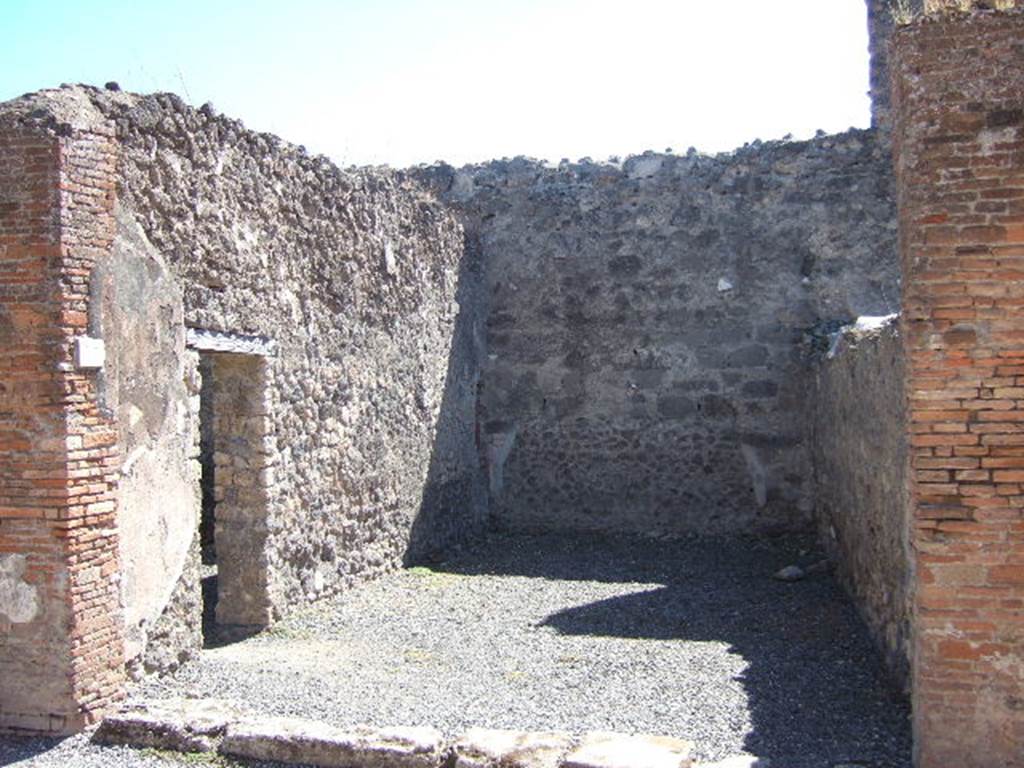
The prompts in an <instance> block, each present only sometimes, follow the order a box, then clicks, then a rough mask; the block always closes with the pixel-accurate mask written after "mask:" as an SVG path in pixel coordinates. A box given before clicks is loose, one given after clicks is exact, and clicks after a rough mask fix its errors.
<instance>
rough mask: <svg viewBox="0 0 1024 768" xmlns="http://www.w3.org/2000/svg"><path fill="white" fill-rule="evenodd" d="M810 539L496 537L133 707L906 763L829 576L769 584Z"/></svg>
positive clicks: (19, 749) (64, 754)
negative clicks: (207, 705)
mask: <svg viewBox="0 0 1024 768" xmlns="http://www.w3.org/2000/svg"><path fill="white" fill-rule="evenodd" d="M802 545H803V546H806V542H800V541H798V540H792V539H790V540H786V541H781V540H780V541H766V540H757V539H748V538H741V539H729V540H706V539H689V540H682V541H657V540H651V539H642V538H628V537H616V538H601V537H587V536H579V535H573V536H552V535H545V536H538V537H534V536H526V535H507V534H502V535H498V534H495V535H492V536H490V537H488V538H487V539H485V540H483V541H482V542H479V543H478V544H477V545H475V546H473V547H472V548H468V549H466V550H464V551H461V552H459V553H457V554H456V555H454V556H453V557H452V558H451V559H450V560H449V561H447V562H444V563H438V564H434V565H432V566H431V567H429V568H425V567H420V568H412V569H408V570H405V571H401V572H398V573H395V574H392V575H390V576H388V577H385V578H383V579H381V580H379V581H377V582H375V583H373V584H370V585H367V586H366V587H363V588H361V589H359V590H355V591H353V592H351V593H349V594H346V595H343V596H341V597H338V598H334V599H332V600H328V601H325V602H322V603H319V604H318V605H316V606H314V607H311V608H307V609H304V610H301V611H299V612H297V613H296V614H295V615H293V616H291V617H290V618H289V619H288V620H286V621H284V622H282V623H280V624H279V625H277V626H276V627H275V628H274V629H272V630H271V631H269V632H267V633H264V634H263V635H260V636H257V637H255V638H251V639H250V640H247V641H244V642H240V643H235V644H232V645H225V646H222V647H219V648H212V649H208V650H206V651H204V653H203V656H202V658H201V659H200V660H199V661H198V662H196V663H194V664H191V665H189V666H187V667H186V668H185V669H183V670H181V671H180V672H179V673H178V674H177V676H176V677H174V678H165V679H153V680H148V681H146V682H144V683H143V684H142V685H140V686H138V687H137V688H136V689H135V690H134V692H133V695H134V696H135V697H141V698H145V697H150V698H164V697H171V696H181V695H186V696H200V697H212V698H220V699H227V700H232V701H235V702H238V703H239V704H241V705H244V706H246V707H248V708H251V709H253V710H255V711H259V712H263V713H268V714H279V715H291V716H301V717H312V718H318V719H324V720H328V721H331V722H335V723H339V724H354V723H358V722H367V723H370V724H373V725H433V726H435V727H437V728H439V729H440V730H441V731H442V732H444V733H445V734H446V735H449V736H454V735H457V734H458V733H459V732H460V731H462V730H464V729H466V728H468V727H470V726H485V727H494V728H523V729H534V730H544V729H552V728H554V729H564V730H568V731H573V732H581V731H584V730H593V729H599V730H615V731H624V732H646V733H659V734H667V735H672V736H679V737H682V738H687V739H690V740H692V741H694V742H695V743H696V756H697V757H700V758H702V759H717V758H722V757H726V756H728V755H732V754H737V753H741V752H749V753H752V754H755V755H758V756H762V757H769V758H772V760H773V765H774V766H775V768H823V767H825V768H828V767H830V766H835V765H840V764H854V765H857V766H865V767H870V768H906V767H908V766H909V765H910V729H909V720H908V715H909V711H908V707H907V704H906V702H905V701H904V700H903V699H902V697H900V696H899V695H897V694H896V693H895V692H893V691H892V690H891V689H890V688H889V687H888V686H887V684H886V682H885V678H884V673H883V672H882V669H881V667H880V662H879V660H878V657H877V656H876V654H875V653H874V651H873V649H872V647H871V644H870V641H869V640H868V638H867V635H866V632H865V630H864V628H863V626H862V625H861V623H860V622H859V620H858V618H857V615H856V612H855V610H854V609H853V607H852V605H851V604H850V603H849V601H848V600H847V598H846V597H845V595H844V594H843V593H842V591H841V590H840V589H839V588H838V587H837V585H836V584H835V582H834V581H833V580H832V578H831V577H830V576H829V575H828V574H826V573H818V574H814V575H812V576H810V577H809V578H807V579H805V580H804V581H800V582H797V583H792V584H789V583H783V582H778V581H775V580H773V579H772V578H771V574H772V573H774V572H775V571H776V570H778V569H779V568H780V567H782V566H784V565H787V564H790V563H793V562H802V563H807V562H811V561H813V560H814V559H815V556H814V554H813V552H803V551H801V546H802ZM33 755H34V757H33ZM18 758H27V762H25V763H16V764H19V765H21V764H24V765H40V766H43V765H62V766H68V765H74V766H83V768H85V767H87V766H92V765H95V766H97V768H100V767H101V766H102V768H113V767H114V766H121V765H124V766H164V767H165V768H166V766H168V765H169V762H168V759H167V758H166V757H164V756H161V755H157V754H154V753H140V752H136V751H134V750H110V749H100V748H97V747H91V746H88V745H87V743H86V742H85V739H84V738H83V737H76V738H75V739H69V740H66V741H65V742H63V743H62V744H60V745H59V746H54V745H53V743H52V742H45V741H41V740H35V741H18V740H13V739H9V740H0V764H4V762H5V760H6V761H7V762H11V761H12V760H15V759H18ZM173 762H178V761H177V760H175V761H173ZM182 764H184V763H182ZM188 764H191V765H195V764H196V763H194V762H191V763H188Z"/></svg>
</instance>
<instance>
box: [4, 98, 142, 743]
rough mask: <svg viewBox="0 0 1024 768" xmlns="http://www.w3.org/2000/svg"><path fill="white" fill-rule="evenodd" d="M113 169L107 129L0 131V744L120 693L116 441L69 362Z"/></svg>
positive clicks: (90, 375)
mask: <svg viewBox="0 0 1024 768" xmlns="http://www.w3.org/2000/svg"><path fill="white" fill-rule="evenodd" d="M115 157H116V155H115V145H114V137H113V132H112V129H111V127H110V126H109V125H106V124H104V123H102V122H96V124H95V125H90V126H87V127H83V126H79V127H72V126H69V125H67V124H58V123H57V122H56V121H55V120H54V119H53V118H47V117H38V116H37V115H35V114H34V113H30V114H17V113H12V114H7V115H5V116H4V118H3V120H2V121H0V681H2V682H0V730H7V731H10V730H27V731H44V732H45V731H51V732H68V731H73V730H77V729H79V728H81V727H82V726H83V725H86V724H88V723H90V722H92V721H94V720H95V719H96V718H97V716H98V715H99V714H100V713H101V712H102V711H103V709H104V707H106V706H107V705H108V704H109V703H110V702H111V701H113V700H115V699H116V698H118V697H119V695H120V692H121V687H122V685H123V679H124V663H123V641H122V635H123V626H122V622H121V613H120V609H119V602H120V600H119V587H118V563H117V537H116V528H115V503H114V489H115V487H116V479H117V475H116V473H117V470H118V454H117V444H116V430H115V429H114V428H113V426H114V425H113V424H112V423H111V422H110V420H109V419H108V417H106V416H104V415H103V414H102V413H101V412H100V409H99V407H98V397H97V395H98V393H97V373H96V372H95V371H80V370H77V369H76V367H75V360H74V340H75V338H76V337H77V336H79V335H84V334H86V332H87V327H86V326H87V310H88V299H89V275H90V272H91V269H92V266H93V264H94V262H95V259H96V257H97V255H99V254H100V253H103V252H104V251H105V250H107V249H109V248H110V247H111V244H112V240H113V205H114V178H115V176H114V174H115Z"/></svg>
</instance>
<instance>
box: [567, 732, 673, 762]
mask: <svg viewBox="0 0 1024 768" xmlns="http://www.w3.org/2000/svg"><path fill="white" fill-rule="evenodd" d="M691 749H693V744H692V743H691V742H689V741H683V740H682V739H674V738H671V737H668V736H649V735H638V736H631V735H627V734H622V733H604V732H592V733H588V734H586V735H585V736H584V737H583V739H582V741H581V742H580V744H579V746H578V747H576V749H574V750H573V751H572V752H570V753H569V754H568V755H566V757H565V760H563V761H562V768H690V766H692V765H693V762H692V761H691V760H690V750H691Z"/></svg>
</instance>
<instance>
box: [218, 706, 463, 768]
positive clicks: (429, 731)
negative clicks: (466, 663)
mask: <svg viewBox="0 0 1024 768" xmlns="http://www.w3.org/2000/svg"><path fill="white" fill-rule="evenodd" d="M443 745H444V742H443V740H442V737H441V734H440V733H438V732H437V731H436V730H434V729H433V728H382V729H377V728H371V727H369V726H356V727H355V728H351V729H341V728H335V727H333V726H330V725H326V724H324V723H318V722H314V721H311V720H299V719H293V718H271V717H268V718H247V719H244V720H241V721H239V722H237V723H233V724H232V725H231V726H229V728H228V732H227V735H226V736H225V737H224V740H223V741H222V742H221V745H220V752H221V754H224V755H231V756H233V757H243V758H247V759H250V760H276V761H278V762H282V763H305V764H309V765H318V766H325V768H353V767H355V766H358V768H437V766H440V764H441V762H442V758H443V755H444V750H443Z"/></svg>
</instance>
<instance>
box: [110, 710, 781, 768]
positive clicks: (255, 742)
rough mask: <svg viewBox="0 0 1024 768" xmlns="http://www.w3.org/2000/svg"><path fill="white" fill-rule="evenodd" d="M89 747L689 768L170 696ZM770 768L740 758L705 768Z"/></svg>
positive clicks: (630, 749) (545, 742)
mask: <svg viewBox="0 0 1024 768" xmlns="http://www.w3.org/2000/svg"><path fill="white" fill-rule="evenodd" d="M93 740H94V741H96V742H98V743H101V744H102V743H105V744H124V745H129V746H134V747H151V748H156V749H164V750H173V751H178V752H213V751H217V752H220V753H221V754H223V755H229V756H232V757H242V758H247V759H251V760H272V761H276V762H280V763H291V764H307V765H316V766H323V768H694V766H695V763H694V762H693V760H691V758H690V752H691V750H692V748H693V744H692V743H691V742H688V741H684V740H682V739H676V738H671V737H668V736H654V735H634V734H622V733H610V732H589V733H585V734H583V735H582V736H576V735H573V734H570V733H566V732H563V731H544V732H540V731H510V730H493V729H486V728H473V729H470V730H469V731H467V732H466V733H464V734H463V735H461V736H460V737H458V738H457V739H454V740H452V741H446V740H445V738H444V737H443V736H442V735H441V733H440V732H439V731H437V730H435V729H433V728H412V727H408V728H374V727H370V726H367V725H359V726H354V727H346V728H339V727H335V726H332V725H329V724H327V723H323V722H318V721H313V720H303V719H298V718H282V717H264V716H259V715H254V714H252V713H247V712H244V711H242V710H240V709H238V708H236V707H234V706H232V705H230V704H228V703H226V702H223V701H216V700H209V699H171V700H160V701H150V702H146V703H139V704H132V705H130V706H127V707H125V708H124V709H122V710H121V711H120V712H117V713H116V714H112V715H109V716H108V717H107V718H105V719H104V721H103V722H102V724H101V725H100V727H99V728H98V729H97V731H96V733H95V735H94V736H93ZM716 766H719V767H720V768H767V766H768V762H767V761H766V760H763V759H762V760H758V759H757V758H753V757H737V758H732V759H731V760H729V761H724V762H721V763H716V764H714V766H711V765H709V766H706V768H715V767H716Z"/></svg>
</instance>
